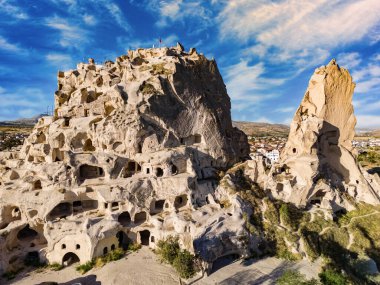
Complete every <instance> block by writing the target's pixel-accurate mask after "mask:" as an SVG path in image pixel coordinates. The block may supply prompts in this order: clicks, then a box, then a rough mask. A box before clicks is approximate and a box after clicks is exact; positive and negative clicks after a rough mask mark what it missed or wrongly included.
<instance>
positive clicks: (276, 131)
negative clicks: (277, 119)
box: [232, 121, 380, 138]
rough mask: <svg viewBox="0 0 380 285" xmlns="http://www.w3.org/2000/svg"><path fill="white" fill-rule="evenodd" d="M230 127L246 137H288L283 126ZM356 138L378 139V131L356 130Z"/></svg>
mask: <svg viewBox="0 0 380 285" xmlns="http://www.w3.org/2000/svg"><path fill="white" fill-rule="evenodd" d="M232 125H233V126H234V127H237V128H238V129H240V130H242V131H243V132H244V133H245V134H246V135H247V136H257V137H262V136H278V137H287V136H288V135H289V129H290V128H289V126H287V125H283V124H269V123H256V122H239V121H233V122H232ZM355 137H356V138H361V137H363V138H368V137H376V138H380V130H377V129H361V128H357V129H356V136H355Z"/></svg>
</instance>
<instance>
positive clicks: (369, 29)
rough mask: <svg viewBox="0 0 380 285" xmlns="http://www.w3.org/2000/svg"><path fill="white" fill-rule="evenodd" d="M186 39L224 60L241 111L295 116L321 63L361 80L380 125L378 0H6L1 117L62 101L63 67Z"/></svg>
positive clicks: (0, 29)
mask: <svg viewBox="0 0 380 285" xmlns="http://www.w3.org/2000/svg"><path fill="white" fill-rule="evenodd" d="M160 37H161V38H162V39H163V44H164V45H167V46H171V45H175V43H176V41H180V42H181V43H182V44H183V45H184V46H185V48H187V49H188V48H190V47H196V48H197V50H198V51H200V52H203V53H204V54H205V55H206V56H207V57H209V58H212V57H214V58H215V59H216V61H217V63H218V66H219V69H220V71H221V73H222V76H223V78H224V81H225V83H226V85H227V90H228V93H229V95H230V97H231V99H232V116H233V119H234V120H246V121H264V122H272V123H289V122H290V121H291V118H292V117H293V114H294V112H295V110H296V108H297V106H298V105H299V103H300V101H301V99H302V97H303V95H304V92H305V89H306V87H307V84H308V80H309V78H310V76H311V74H312V73H313V71H314V69H315V68H316V67H318V66H321V65H324V64H327V63H328V62H329V61H330V59H332V58H337V60H338V63H339V64H340V65H341V66H343V67H346V68H348V69H349V70H350V72H351V74H352V75H353V78H354V81H355V82H356V83H357V86H356V90H355V95H354V106H355V113H356V115H357V118H358V126H359V127H380V1H379V0H342V1H334V0H286V1H284V0H272V1H269V0H235V1H233V0H230V1H226V0H220V1H218V0H209V1H207V0H203V1H201V0H188V1H186V0H182V1H181V0H166V1H165V0H161V1H154V0H151V1H148V0H146V1H144V0H0V120H11V119H16V118H21V117H30V116H33V115H35V114H39V113H42V112H44V111H46V109H47V106H50V108H51V106H52V105H53V102H54V91H55V90H56V85H57V83H56V74H57V71H58V70H67V69H73V68H75V66H76V64H77V63H78V62H80V61H84V60H87V58H89V57H93V58H95V60H96V61H98V62H102V61H104V60H105V59H111V60H114V59H115V57H117V56H119V55H121V54H124V53H125V52H126V50H127V49H130V48H132V49H133V48H138V47H152V45H154V44H155V45H157V44H158V39H159V38H160Z"/></svg>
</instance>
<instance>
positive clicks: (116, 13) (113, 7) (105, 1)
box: [92, 0, 131, 31]
mask: <svg viewBox="0 0 380 285" xmlns="http://www.w3.org/2000/svg"><path fill="white" fill-rule="evenodd" d="M92 2H93V3H94V4H96V5H99V6H102V8H105V9H106V10H107V11H108V12H109V14H110V15H111V16H112V17H113V18H114V19H115V21H116V23H117V24H118V25H119V26H120V27H121V28H122V29H123V30H125V31H130V30H131V26H130V25H129V23H128V21H127V19H126V17H125V16H124V13H123V11H122V10H121V9H120V7H119V6H118V5H117V4H115V3H113V1H109V0H92Z"/></svg>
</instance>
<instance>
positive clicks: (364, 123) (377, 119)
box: [356, 115, 380, 128]
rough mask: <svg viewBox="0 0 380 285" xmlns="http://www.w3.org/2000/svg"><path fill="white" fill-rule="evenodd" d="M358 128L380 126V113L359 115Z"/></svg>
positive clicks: (357, 117)
mask: <svg viewBox="0 0 380 285" xmlns="http://www.w3.org/2000/svg"><path fill="white" fill-rule="evenodd" d="M356 119H357V125H356V126H357V127H358V128H380V116H379V115H357V116H356Z"/></svg>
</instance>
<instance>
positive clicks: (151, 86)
mask: <svg viewBox="0 0 380 285" xmlns="http://www.w3.org/2000/svg"><path fill="white" fill-rule="evenodd" d="M230 107H231V106H230V99H229V97H228V95H227V92H226V88H225V85H224V83H223V80H222V78H221V76H220V74H219V71H218V68H217V65H216V63H215V61H213V60H212V61H210V60H208V59H206V58H205V57H204V56H203V55H202V54H199V53H197V52H196V51H195V50H194V49H191V50H190V51H189V52H184V51H183V48H182V47H181V46H180V45H178V46H177V47H176V48H158V49H145V50H144V49H138V50H136V51H129V52H128V54H127V55H124V56H121V57H118V58H117V59H116V62H111V61H108V62H106V63H105V64H104V65H96V64H95V63H94V61H93V60H89V63H88V64H84V63H80V64H79V65H78V66H77V69H76V70H70V71H66V72H59V73H58V90H57V91H56V93H55V111H54V115H53V116H51V117H43V118H41V119H40V120H39V122H38V123H37V125H36V126H35V128H34V130H33V132H32V134H31V135H30V136H29V138H28V139H27V140H26V141H25V143H24V145H23V147H22V149H21V151H20V152H19V153H15V152H6V153H1V158H0V159H1V165H0V174H1V176H0V208H1V213H0V269H1V270H2V271H4V270H11V269H16V268H18V267H20V266H21V264H22V263H23V261H24V259H25V258H29V259H33V258H39V259H40V260H42V261H44V260H46V261H48V262H50V263H54V262H58V263H64V264H68V263H71V262H73V261H78V260H79V261H80V262H81V263H84V262H86V261H88V260H90V259H91V258H94V257H96V256H100V255H103V254H105V253H107V252H109V251H110V250H112V249H114V248H116V247H118V246H126V245H127V244H128V243H129V242H131V241H134V242H138V243H141V244H143V245H147V246H150V247H153V248H154V247H155V244H156V242H157V241H158V240H160V239H163V238H165V237H166V236H169V235H178V236H179V237H180V241H181V244H182V245H183V247H185V248H187V249H188V250H190V251H192V252H199V253H200V254H201V256H202V257H203V258H204V259H205V260H207V261H208V262H212V261H213V260H215V259H216V258H218V257H219V256H220V255H224V254H225V253H226V252H227V253H231V252H232V253H236V254H239V255H242V254H244V253H245V252H246V251H247V250H248V248H247V246H242V242H241V238H239V237H240V236H241V235H246V232H245V229H244V227H243V224H244V221H243V220H242V219H241V215H242V212H241V205H240V204H241V203H242V202H241V201H239V200H237V199H234V198H231V199H232V200H231V204H233V205H235V206H234V207H233V208H231V209H223V208H222V206H221V205H220V204H219V202H218V200H217V199H216V198H215V189H216V187H217V178H218V177H217V170H223V169H226V168H228V167H229V166H231V165H233V164H234V163H236V162H238V161H240V160H242V159H244V158H245V157H247V156H248V152H249V147H248V143H247V139H246V136H245V135H244V134H243V133H242V132H241V131H239V130H238V129H236V128H233V127H232V123H231V115H230ZM211 234H212V236H213V237H212V238H213V240H212V241H211V240H210V247H209V248H208V249H207V250H204V247H203V246H202V245H199V246H198V247H199V248H197V245H198V244H199V243H198V242H196V241H197V240H205V239H206V240H207V239H208V237H209V235H211ZM193 245H195V247H194V246H193Z"/></svg>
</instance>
